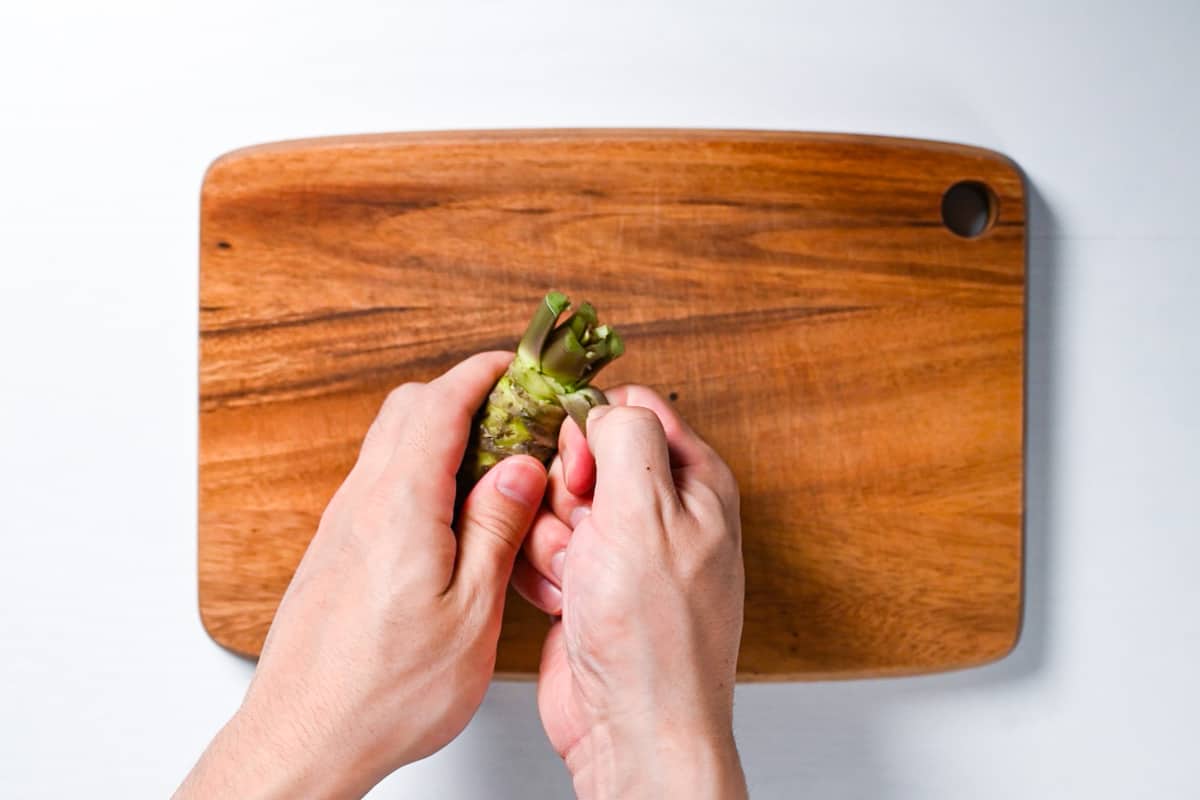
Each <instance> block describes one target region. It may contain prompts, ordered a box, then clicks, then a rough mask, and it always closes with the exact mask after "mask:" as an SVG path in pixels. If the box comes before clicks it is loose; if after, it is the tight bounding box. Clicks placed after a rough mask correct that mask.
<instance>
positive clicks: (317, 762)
mask: <svg viewBox="0 0 1200 800" xmlns="http://www.w3.org/2000/svg"><path fill="white" fill-rule="evenodd" d="M375 783H376V779H375V778H374V777H373V773H372V772H370V771H369V770H368V769H366V768H365V767H364V765H361V764H360V763H359V759H358V758H356V756H355V753H354V752H352V751H348V750H346V749H345V748H342V747H335V746H330V744H329V743H328V742H326V741H325V740H323V739H322V737H321V736H320V735H319V733H318V731H317V730H316V729H315V727H313V726H303V725H299V724H294V723H292V722H281V723H279V724H267V723H266V722H265V719H264V718H263V717H262V716H260V715H258V714H256V713H255V712H254V711H252V710H249V709H247V708H246V707H245V706H243V707H242V708H241V709H239V710H238V712H237V713H236V714H234V716H233V718H232V719H230V720H229V722H228V723H226V725H225V727H224V728H222V729H221V731H220V733H218V734H217V736H216V738H215V739H213V741H212V744H210V745H209V747H208V749H207V750H206V751H205V752H204V755H203V756H202V757H201V758H200V761H199V763H197V765H196V767H195V769H194V770H193V771H192V774H191V775H189V776H188V778H187V780H186V781H184V784H183V786H181V787H180V789H179V792H178V793H177V794H176V798H180V799H181V800H182V799H183V798H191V797H196V798H226V797H228V798H235V797H255V798H261V799H262V800H273V799H274V798H280V799H281V800H282V798H292V797H312V798H351V797H353V798H358V797H362V796H363V795H364V794H365V793H366V792H367V791H368V790H369V789H370V788H371V787H372V786H373V785H374V784H375Z"/></svg>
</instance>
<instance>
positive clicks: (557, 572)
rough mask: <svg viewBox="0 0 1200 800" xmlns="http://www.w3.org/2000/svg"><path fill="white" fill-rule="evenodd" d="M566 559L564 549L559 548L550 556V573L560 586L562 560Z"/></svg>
mask: <svg viewBox="0 0 1200 800" xmlns="http://www.w3.org/2000/svg"><path fill="white" fill-rule="evenodd" d="M566 560H567V551H566V550H559V551H558V552H557V553H555V554H554V555H552V556H550V574H551V575H553V576H554V580H556V581H558V585H559V586H562V575H563V562H564V561H566Z"/></svg>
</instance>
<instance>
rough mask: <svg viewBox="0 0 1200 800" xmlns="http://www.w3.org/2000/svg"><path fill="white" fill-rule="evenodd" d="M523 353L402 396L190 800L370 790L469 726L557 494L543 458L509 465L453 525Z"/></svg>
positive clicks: (196, 776)
mask: <svg viewBox="0 0 1200 800" xmlns="http://www.w3.org/2000/svg"><path fill="white" fill-rule="evenodd" d="M511 358H512V354H510V353H484V354H481V355H478V356H474V357H473V358H469V359H467V360H466V361H464V362H462V363H461V364H459V365H457V366H456V367H454V368H453V369H451V370H450V371H449V372H447V373H446V374H445V375H442V376H441V377H439V378H437V379H436V380H434V381H432V382H430V383H428V384H405V385H403V386H401V387H399V388H398V389H396V390H395V391H393V392H392V393H391V394H390V395H389V396H388V399H387V401H386V402H385V403H384V406H383V409H382V410H381V411H380V413H379V416H378V418H377V419H376V420H375V422H374V424H373V425H372V426H371V429H370V431H369V432H368V433H367V436H366V439H365V441H364V442H363V445H362V449H361V451H360V453H359V457H358V462H357V463H356V464H355V465H354V468H353V469H352V470H351V472H350V475H349V476H348V477H347V478H346V480H345V482H344V483H343V484H342V486H341V488H339V489H338V491H337V493H336V494H335V495H334V497H333V499H332V500H331V501H330V503H329V506H328V507H327V508H326V509H325V513H324V515H323V516H322V518H321V522H320V526H319V527H318V530H317V533H316V535H315V536H314V538H313V540H312V543H311V544H310V545H309V547H308V550H307V552H306V553H305V555H304V558H303V560H302V561H301V563H300V566H299V568H298V569H297V570H296V574H295V577H294V578H293V579H292V583H291V585H290V586H289V587H288V590H287V592H286V594H285V595H284V597H283V600H282V602H281V603H280V606H279V611H278V612H277V614H276V616H275V621H274V622H273V624H272V625H271V630H270V633H269V635H268V637H267V641H266V644H265V645H264V647H263V652H262V656H261V658H260V660H259V663H258V669H257V671H256V673H255V676H254V680H253V682H252V683H251V685H250V688H249V690H248V692H247V694H246V698H245V700H244V702H243V703H242V707H241V709H240V710H239V711H238V712H237V714H236V715H235V716H234V718H233V719H232V720H231V721H230V723H229V724H228V725H227V726H226V727H225V729H223V730H222V732H221V733H220V734H219V735H218V736H217V738H216V739H215V740H214V741H213V743H212V745H210V747H209V749H208V750H207V751H206V752H205V754H204V756H203V757H202V758H201V760H200V763H199V764H197V766H196V768H195V769H194V770H193V772H192V774H191V775H190V776H189V778H188V780H187V781H186V782H185V783H184V785H183V786H182V787H181V788H180V791H179V793H178V796H179V797H205V798H211V797H256V798H267V797H299V796H303V797H360V796H361V795H362V794H364V793H365V792H366V791H367V790H368V789H369V788H370V787H371V786H373V785H374V784H375V783H377V782H378V781H379V780H380V779H382V778H383V777H384V776H386V775H387V774H388V773H390V772H392V771H393V770H395V769H397V768H398V767H400V766H402V765H403V764H406V763H409V762H411V761H415V760H417V759H420V758H424V757H425V756H428V755H430V754H431V753H433V752H435V751H437V750H438V749H440V748H441V747H442V746H444V745H445V744H446V743H448V742H449V741H450V740H451V739H452V738H454V736H456V735H457V734H458V733H459V732H460V731H461V730H462V729H463V728H464V727H465V726H466V724H467V722H468V721H469V720H470V718H471V717H472V715H474V713H475V710H476V709H477V708H478V707H479V704H480V702H481V701H482V700H483V696H484V692H485V691H486V689H487V685H488V681H489V679H490V678H491V676H492V672H493V668H494V666H495V660H496V642H497V638H498V636H499V631H500V617H501V613H502V611H503V607H504V592H505V587H506V585H507V583H508V580H509V575H510V573H511V570H512V565H513V559H514V557H515V556H516V554H517V552H518V550H519V549H520V547H521V542H522V540H523V538H524V536H525V533H526V531H527V530H528V528H529V525H530V522H531V520H532V519H533V517H534V513H535V510H536V509H537V507H538V505H539V504H540V502H541V499H542V494H543V491H544V489H545V485H546V472H545V469H544V468H543V466H542V465H541V463H539V462H538V461H537V460H536V459H533V458H530V457H528V456H516V457H512V458H509V459H506V460H505V461H503V462H502V463H501V464H499V465H497V466H496V467H494V468H493V469H492V470H491V471H490V472H489V473H488V474H487V475H485V476H484V478H483V479H482V480H481V481H480V482H479V483H478V484H477V485H476V486H475V488H474V489H473V490H472V491H471V493H470V495H469V496H468V498H467V499H466V501H465V503H464V505H463V507H462V510H461V514H460V519H459V523H458V525H457V528H458V531H457V535H456V534H455V531H454V530H453V529H452V528H451V522H452V518H453V513H454V502H455V490H456V476H455V473H456V471H457V469H458V466H459V462H460V461H461V459H462V456H463V451H464V449H465V447H466V444H467V439H468V436H469V432H470V426H471V419H472V415H473V414H474V412H475V410H476V409H478V408H479V406H480V405H481V404H482V403H483V401H484V399H485V397H486V396H487V393H488V391H489V390H490V389H491V387H492V385H493V384H494V383H495V381H496V379H497V378H498V377H499V376H500V374H501V373H502V372H503V371H504V369H505V367H506V366H507V364H508V363H509V361H510V360H511Z"/></svg>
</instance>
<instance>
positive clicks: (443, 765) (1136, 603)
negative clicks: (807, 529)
mask: <svg viewBox="0 0 1200 800" xmlns="http://www.w3.org/2000/svg"><path fill="white" fill-rule="evenodd" d="M1198 36H1200V5H1197V4H1196V3H1189V2H1177V3H1157V4H1148V3H1144V2H1143V3H1115V2H1105V3H1096V2H1091V3H1073V4H1068V3H1054V4H1050V3H1042V2H1029V3H1025V2H1005V3H998V2H992V3H959V4H954V5H953V7H951V4H949V3H938V2H913V1H912V0H910V1H909V2H904V3H886V2H874V3H824V4H820V5H816V4H813V5H808V4H801V3H783V2H780V3H766V2H759V3H748V2H736V3H735V2H732V1H731V2H727V3H723V4H715V3H699V2H692V3H679V4H669V3H665V2H660V3H651V2H611V1H610V2H603V3H600V2H596V3H588V4H583V3H564V2H546V3H533V2H505V3H499V2H497V3H474V4H468V3H463V2H459V3H410V4H402V3H395V2H393V3H383V2H379V3H369V2H363V1H362V0H353V1H348V0H342V2H337V3H331V2H326V3H309V2H286V3H285V2H279V1H278V0H276V1H275V2H265V3H250V2H244V0H238V1H237V2H229V1H228V0H208V2H205V3H192V4H188V5H186V6H184V5H182V4H176V3H171V2H165V1H164V0H155V1H154V2H149V1H147V2H140V3H134V2H129V1H128V0H109V1H108V2H104V3H83V2H79V3H68V2H62V1H61V0H59V1H58V2H45V1H44V0H43V1H41V2H27V3H5V4H3V6H0V301H2V302H0V528H2V537H0V739H2V741H0V794H2V795H4V796H8V797H22V798H34V797H74V796H78V797H134V796H136V797H155V796H158V797H161V796H165V795H166V794H168V793H169V792H170V791H171V789H173V787H174V786H175V785H176V783H177V782H178V780H179V779H180V778H181V777H182V775H183V774H184V773H185V772H186V771H187V769H188V768H189V766H190V765H191V763H192V761H193V760H194V759H195V757H196V756H197V754H198V753H199V752H200V750H201V749H202V747H203V746H204V744H205V742H206V741H207V739H208V738H209V736H210V735H211V734H212V733H213V732H214V731H215V730H216V729H217V728H218V726H219V725H220V724H221V723H222V721H223V720H224V719H225V718H226V716H227V715H228V714H229V713H230V712H231V711H232V710H233V709H234V708H235V706H236V704H237V703H238V701H239V698H240V695H241V693H242V691H243V689H244V687H245V685H246V682H247V679H248V678H249V676H250V674H251V667H250V666H249V665H248V664H247V663H245V662H242V661H240V660H238V659H236V658H234V657H232V656H230V655H229V654H227V653H225V652H223V651H222V650H220V649H219V648H218V647H216V646H215V645H214V644H212V642H210V641H209V640H208V638H207V637H206V636H205V634H204V633H203V631H202V630H201V627H200V623H199V620H198V617H197V612H196V597H195V593H196V590H195V577H194V572H195V535H196V534H195V515H196V500H195V492H196V488H195V486H196V474H195V471H196V468H195V464H196V325H197V319H196V306H197V298H196V262H197V255H196V252H197V211H198V190H199V186H200V180H201V176H202V173H203V171H204V168H205V166H206V165H207V163H208V162H209V161H210V160H211V159H212V158H213V157H215V156H216V155H218V154H220V153H222V152H223V151H226V150H229V149H231V148H234V147H238V146H241V145H245V144H251V143H255V142H260V141H267V140H274V139H281V138H293V137H302V136H312V135H322V134H334V133H352V132H365V131H386V130H402V129H431V128H434V129H437V128H473V127H516V126H521V127H533V126H562V125H571V126H612V125H629V126H712V127H764V128H782V129H799V130H837V131H852V132H865V133H885V134H899V135H908V136H918V137H928V138H934V139H947V140H954V141H961V142H966V143H970V144H977V145H983V146H986V147H991V148H995V149H997V150H1000V151H1002V152H1004V153H1007V154H1008V155H1010V156H1011V157H1013V158H1014V159H1015V160H1016V161H1017V162H1018V163H1019V164H1020V165H1021V166H1022V167H1023V168H1024V169H1025V171H1026V173H1027V175H1028V178H1029V181H1030V185H1031V191H1032V196H1031V209H1030V212H1031V218H1030V233H1031V236H1032V243H1031V247H1030V263H1029V278H1030V281H1029V291H1030V300H1029V312H1030V319H1029V343H1028V344H1029V367H1028V369H1029V372H1028V375H1029V383H1028V392H1029V408H1028V410H1029V431H1028V492H1027V494H1028V525H1027V536H1028V558H1029V561H1028V591H1027V603H1028V612H1027V618H1026V625H1025V633H1024V636H1023V639H1022V642H1021V644H1020V646H1019V648H1018V650H1017V651H1016V653H1015V654H1014V655H1012V656H1011V657H1010V658H1009V659H1007V660H1006V661H1003V662H1001V663H999V664H997V665H994V666H992V667H988V668H984V669H978V670H974V671H968V672H963V673H959V674H953V675H946V676H939V677H930V678H920V679H909V680H890V681H880V682H857V683H845V684H810V685H802V684H793V685H774V686H747V687H742V688H740V689H739V691H738V694H737V732H738V736H739V740H740V743H741V749H742V754H743V758H744V760H745V764H746V768H747V772H748V774H749V779H750V782H751V787H752V789H753V791H754V794H755V795H756V796H757V797H759V798H792V797H810V798H885V799H886V798H913V799H914V800H915V799H917V798H920V799H921V800H928V799H929V798H935V799H936V798H967V797H969V798H1012V797H1023V798H1062V797H1104V798H1108V797H1112V798H1125V797H1155V798H1183V797H1196V796H1198V794H1197V793H1198V792H1200V778H1197V776H1196V767H1195V765H1194V763H1193V760H1194V758H1195V756H1196V753H1197V749H1198V747H1197V744H1198V741H1197V740H1198V737H1197V735H1196V732H1195V727H1196V724H1197V722H1196V716H1197V712H1200V703H1198V699H1200V691H1198V690H1197V688H1196V681H1197V678H1198V672H1200V670H1198V668H1197V662H1198V661H1200V621H1198V620H1200V580H1198V579H1197V562H1198V561H1200V521H1198V516H1200V515H1198V513H1197V495H1198V494H1200V246H1198V243H1200V237H1198V235H1197V232H1196V231H1197V214H1198V213H1200V204H1198V203H1197V200H1196V192H1197V189H1198V187H1200V158H1198V157H1197V152H1196V143H1197V140H1198V138H1200V133H1198V130H1200V90H1198V87H1200V47H1197V44H1196V41H1197V39H1198ZM568 791H569V789H568V783H567V781H566V778H565V774H564V772H563V770H562V768H561V766H560V765H559V764H558V763H557V761H556V759H555V758H554V757H553V755H552V754H551V752H550V750H549V747H548V746H547V745H546V743H545V741H544V739H543V736H542V733H541V730H540V728H539V725H538V722H537V718H536V715H535V712H534V708H533V693H532V688H531V687H530V686H529V685H520V684H501V685H496V686H495V687H494V688H493V690H492V691H491V693H490V695H489V696H488V699H487V701H486V703H485V704H484V706H483V708H482V709H481V710H480V712H479V715H478V716H477V718H476V719H475V721H474V722H473V723H472V724H471V726H470V728H469V729H468V730H467V732H466V733H465V734H464V735H463V736H462V737H460V738H459V739H458V740H457V741H456V742H455V743H454V744H453V745H451V746H450V747H448V748H447V749H446V750H444V751H443V752H441V753H440V754H438V755H437V756H435V757H433V758H431V759H429V760H427V761H425V762H422V763H419V764H416V765H413V766H410V767H408V768H406V769H405V770H403V771H401V772H400V773H399V774H397V775H396V776H394V777H393V778H392V779H391V780H389V781H387V782H385V783H384V784H383V785H381V786H380V788H379V789H378V790H377V791H376V792H375V795H374V796H376V797H382V798H400V797H437V798H460V797H461V798H477V797H479V798H481V797H488V798H522V799H524V798H542V797H561V796H564V795H566V794H567V793H568Z"/></svg>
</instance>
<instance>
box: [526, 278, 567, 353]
mask: <svg viewBox="0 0 1200 800" xmlns="http://www.w3.org/2000/svg"><path fill="white" fill-rule="evenodd" d="M570 305H571V301H570V300H568V299H567V296H566V295H565V294H563V293H562V292H550V293H549V294H547V295H546V297H545V299H544V300H543V301H542V304H541V305H540V306H538V309H537V311H535V312H534V314H533V319H532V320H530V321H529V327H528V328H526V329H525V335H524V336H522V337H521V343H520V344H518V345H517V355H518V356H520V357H521V358H522V359H524V360H525V361H526V362H528V363H530V364H540V363H541V355H542V347H543V346H544V345H545V344H546V337H547V336H549V335H550V331H552V330H554V323H556V322H558V316H559V314H562V312H564V311H566V310H567V308H568V307H569V306H570Z"/></svg>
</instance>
